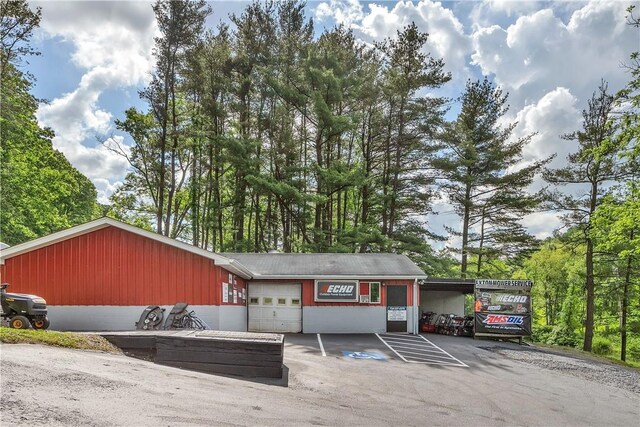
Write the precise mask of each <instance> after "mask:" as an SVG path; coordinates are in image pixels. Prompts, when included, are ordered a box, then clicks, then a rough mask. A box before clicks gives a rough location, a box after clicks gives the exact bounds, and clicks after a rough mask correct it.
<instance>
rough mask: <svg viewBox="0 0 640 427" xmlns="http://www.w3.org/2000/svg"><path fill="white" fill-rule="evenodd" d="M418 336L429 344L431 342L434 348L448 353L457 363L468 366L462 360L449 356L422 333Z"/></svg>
mask: <svg viewBox="0 0 640 427" xmlns="http://www.w3.org/2000/svg"><path fill="white" fill-rule="evenodd" d="M418 336H419V337H420V338H422V339H423V340H425V341H426V342H428V343H429V344H431V345H432V346H434V347H435V348H437V349H438V350H440V351H442V352H443V353H444V354H446V355H448V356H449V357H451V358H452V359H453V360H456V361H457V362H458V363H460V364H461V365H463V366H465V367H467V368H468V367H469V366H468V365H467V364H466V363H464V362H463V361H461V360H460V359H458V358H456V357H453V356H451V355H450V354H449V353H447V352H446V351H444V350H443V349H441V348H440V347H438V346H437V345H435V344H434V343H432V342H431V341H429V340H428V339H426V338H425V337H423V336H422V335H420V334H418Z"/></svg>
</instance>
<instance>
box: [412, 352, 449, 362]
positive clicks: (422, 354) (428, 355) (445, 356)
mask: <svg viewBox="0 0 640 427" xmlns="http://www.w3.org/2000/svg"><path fill="white" fill-rule="evenodd" d="M402 353H407V354H405V357H411V358H413V357H416V356H413V355H414V354H417V355H419V356H425V357H440V358H442V359H445V360H451V358H450V357H449V356H447V355H445V354H443V355H437V354H424V353H419V352H417V351H405V350H402Z"/></svg>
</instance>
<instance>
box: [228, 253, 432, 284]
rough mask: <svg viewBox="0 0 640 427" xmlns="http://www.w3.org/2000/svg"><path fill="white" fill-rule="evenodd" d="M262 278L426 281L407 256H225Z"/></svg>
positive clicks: (339, 254)
mask: <svg viewBox="0 0 640 427" xmlns="http://www.w3.org/2000/svg"><path fill="white" fill-rule="evenodd" d="M220 255H222V256H224V257H227V258H231V259H234V260H237V261H238V262H239V263H240V264H242V265H243V266H244V267H246V268H247V269H248V270H249V271H251V272H252V273H253V276H254V279H259V278H263V279H266V278H274V279H281V278H287V277H290V278H301V279H302V278H338V277H349V278H389V279H392V278H394V277H395V278H424V277H426V274H425V273H424V272H423V271H422V270H421V269H420V268H419V267H418V266H417V265H416V264H414V263H413V261H411V260H410V259H409V258H407V257H406V256H405V255H397V254H345V253H324V254H283V253H267V254H265V253H262V254H248V253H223V254H220Z"/></svg>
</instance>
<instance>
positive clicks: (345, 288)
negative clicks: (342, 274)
mask: <svg viewBox="0 0 640 427" xmlns="http://www.w3.org/2000/svg"><path fill="white" fill-rule="evenodd" d="M315 301H316V302H351V301H354V302H355V301H358V281H357V280H353V281H344V280H317V281H316V289H315Z"/></svg>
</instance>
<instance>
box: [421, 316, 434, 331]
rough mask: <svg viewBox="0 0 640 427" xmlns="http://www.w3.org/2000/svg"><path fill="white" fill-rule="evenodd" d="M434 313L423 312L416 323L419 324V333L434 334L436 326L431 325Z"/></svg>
mask: <svg viewBox="0 0 640 427" xmlns="http://www.w3.org/2000/svg"><path fill="white" fill-rule="evenodd" d="M435 315H436V313H434V312H433V311H423V312H422V317H421V318H420V321H419V322H418V323H419V324H420V332H435V331H436V325H435V324H434V323H433V318H434V317H435Z"/></svg>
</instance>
